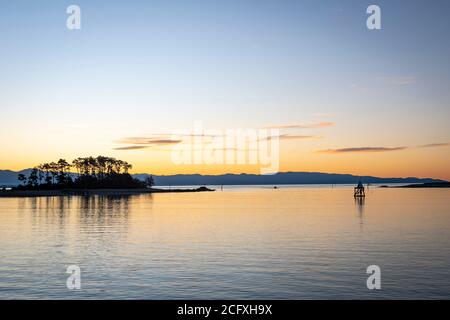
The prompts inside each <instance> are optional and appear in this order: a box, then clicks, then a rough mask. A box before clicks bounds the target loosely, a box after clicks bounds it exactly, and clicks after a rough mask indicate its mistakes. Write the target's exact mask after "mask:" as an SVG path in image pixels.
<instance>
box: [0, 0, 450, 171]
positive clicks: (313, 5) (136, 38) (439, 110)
mask: <svg viewBox="0 0 450 320" xmlns="http://www.w3.org/2000/svg"><path fill="white" fill-rule="evenodd" d="M71 4H76V5H79V6H80V7H81V11H82V29H81V30H75V31H70V30H68V29H67V28H66V19H67V16H68V15H67V14H66V8H67V6H69V5H71ZM370 4H378V5H379V6H380V7H381V10H382V28H383V29H382V30H378V31H369V30H368V29H367V28H366V19H367V14H366V8H367V7H368V5H370ZM449 12H450V2H449V1H444V0H442V1H437V0H436V1H432V2H430V1H406V0H404V1H398V0H389V1H363V0H353V1H350V0H347V1H336V0H332V1H331V0H330V1H324V0H322V1H317V0H315V1H275V0H273V1H261V0H258V1H256V0H227V1H206V0H205V1H189V0H182V1H181V0H180V1H137V0H131V1H130V0H128V1H94V0H89V1H81V0H73V1H21V0H15V1H8V2H6V1H2V2H1V3H0V43H1V50H0V169H14V170H18V169H23V168H27V167H31V166H34V165H36V164H38V163H41V162H47V161H52V160H57V159H59V158H61V157H63V158H67V159H69V160H71V159H73V158H75V157H78V156H88V155H94V156H95V155H99V154H103V155H108V156H114V157H117V158H121V159H123V160H126V161H129V162H131V163H133V164H134V169H133V171H134V172H148V173H155V174H174V173H193V172H197V173H213V174H219V173H225V172H235V173H237V172H258V171H259V170H258V167H257V166H237V165H235V166H232V165H228V166H223V165H175V164H173V163H172V162H171V160H170V151H168V150H167V148H166V147H167V146H165V148H161V147H160V146H157V145H154V146H151V147H149V148H145V149H138V150H116V148H120V147H124V146H125V145H124V144H120V143H118V142H120V141H122V140H123V139H125V138H128V137H151V136H152V135H155V134H156V135H158V134H161V133H169V134H170V133H171V132H173V131H174V130H191V129H192V128H193V126H194V122H196V121H201V122H202V124H203V126H204V127H205V129H216V130H217V129H219V130H222V129H229V128H261V127H267V126H274V127H278V126H285V125H291V124H306V127H308V126H311V124H317V123H321V122H332V123H333V125H329V126H318V127H314V126H312V127H313V128H302V129H299V128H297V129H295V128H290V129H283V130H282V131H281V133H283V134H291V135H311V136H313V137H312V138H310V139H286V140H282V141H281V154H280V171H320V172H336V173H353V174H361V175H368V174H370V175H377V176H419V177H436V178H443V179H450V165H449V158H450V157H449V156H450V147H449V144H448V143H449V142H450V127H449V119H450V63H449V57H450V41H449V39H450V20H449V19H448V14H449Z"/></svg>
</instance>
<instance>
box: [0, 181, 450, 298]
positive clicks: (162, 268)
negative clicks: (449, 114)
mask: <svg viewBox="0 0 450 320" xmlns="http://www.w3.org/2000/svg"><path fill="white" fill-rule="evenodd" d="M0 248H1V249H0V298H1V299H18V298H26V299H30V298H39V299H44V298H45V299H63V298H70V299H72V298H73V299H79V298H83V299H86V298H88V299H90V298H99V299H173V298H175V299H180V298H183V299H221V298H225V299H231V298H233V299H317V298H331V299H338V298H341V299H352V298H371V299H372V298H374V299H380V298H402V299H405V298H430V299H433V298H447V299H448V298H450V250H449V248H450V190H448V189H380V188H371V189H370V190H369V193H368V196H367V197H366V199H365V200H364V201H355V200H354V199H353V197H352V190H351V189H350V188H346V187H344V188H342V187H339V188H336V187H335V188H331V187H330V186H328V187H324V186H322V187H320V188H317V187H314V186H302V187H289V188H283V187H281V188H279V189H276V190H274V189H271V188H269V187H244V188H236V187H234V188H225V190H224V191H216V192H206V193H174V194H154V195H141V196H128V197H100V196H93V197H78V196H72V197H47V198H8V199H6V198H3V199H0ZM69 265H78V266H79V267H80V268H81V271H82V275H81V286H82V288H81V290H68V289H67V288H66V279H67V277H68V274H66V273H65V271H66V268H67V266H69ZM369 265H378V266H380V268H381V272H382V289H381V290H379V291H370V290H368V289H367V287H366V279H367V276H368V275H367V274H366V268H367V266H369Z"/></svg>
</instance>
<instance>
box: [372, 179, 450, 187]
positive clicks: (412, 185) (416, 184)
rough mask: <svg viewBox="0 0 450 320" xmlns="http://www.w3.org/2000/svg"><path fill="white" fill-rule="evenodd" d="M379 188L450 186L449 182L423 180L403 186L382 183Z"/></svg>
mask: <svg viewBox="0 0 450 320" xmlns="http://www.w3.org/2000/svg"><path fill="white" fill-rule="evenodd" d="M380 188H450V182H448V181H442V182H425V183H415V184H407V185H404V186H386V185H382V186H380Z"/></svg>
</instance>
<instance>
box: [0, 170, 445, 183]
mask: <svg viewBox="0 0 450 320" xmlns="http://www.w3.org/2000/svg"><path fill="white" fill-rule="evenodd" d="M30 170H31V169H26V170H22V171H11V170H0V185H1V186H15V185H18V184H19V181H18V180H17V176H18V174H19V173H22V174H25V175H28V174H29V173H30ZM132 176H133V177H135V178H138V179H141V180H144V179H145V178H146V177H147V176H149V174H134V175H132ZM153 178H154V180H155V185H156V186H186V185H216V186H217V185H265V184H267V185H283V184H355V183H357V182H358V181H359V180H360V179H361V181H362V182H363V183H372V184H375V183H385V184H386V183H434V182H445V180H439V179H432V178H414V177H409V178H380V177H372V176H355V175H351V174H333V173H320V172H282V173H277V174H274V175H257V174H223V175H201V174H176V175H168V176H158V175H153Z"/></svg>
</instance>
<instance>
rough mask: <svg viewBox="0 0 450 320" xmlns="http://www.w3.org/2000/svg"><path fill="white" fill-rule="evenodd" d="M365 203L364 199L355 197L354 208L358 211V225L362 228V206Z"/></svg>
mask: <svg viewBox="0 0 450 320" xmlns="http://www.w3.org/2000/svg"><path fill="white" fill-rule="evenodd" d="M365 203H366V198H365V197H355V206H356V209H357V211H358V217H359V223H360V225H361V228H362V226H363V225H364V206H365Z"/></svg>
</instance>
